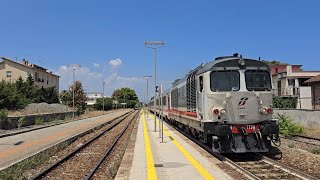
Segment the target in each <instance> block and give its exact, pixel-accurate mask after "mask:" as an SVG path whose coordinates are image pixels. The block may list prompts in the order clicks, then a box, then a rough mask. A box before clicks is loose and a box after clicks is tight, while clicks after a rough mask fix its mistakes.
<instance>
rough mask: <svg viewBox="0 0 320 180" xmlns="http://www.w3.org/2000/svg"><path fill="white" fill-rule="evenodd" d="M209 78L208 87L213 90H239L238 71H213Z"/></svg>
mask: <svg viewBox="0 0 320 180" xmlns="http://www.w3.org/2000/svg"><path fill="white" fill-rule="evenodd" d="M210 78H211V80H210V87H211V90H212V91H214V92H219V91H239V89H240V74H239V72H238V71H213V72H212V73H211V77H210Z"/></svg>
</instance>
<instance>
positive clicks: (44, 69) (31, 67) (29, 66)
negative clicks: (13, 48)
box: [0, 57, 60, 77]
mask: <svg viewBox="0 0 320 180" xmlns="http://www.w3.org/2000/svg"><path fill="white" fill-rule="evenodd" d="M1 59H2V61H1V62H0V64H1V63H4V61H9V62H12V63H15V64H18V65H20V66H24V67H28V68H30V69H41V70H42V71H43V72H45V73H48V74H51V75H53V76H57V77H60V76H58V75H56V74H53V73H51V72H48V71H47V70H48V69H46V68H44V67H41V66H38V65H36V64H28V65H26V64H23V63H20V62H17V61H13V60H11V59H8V58H5V57H1ZM24 61H25V60H24Z"/></svg>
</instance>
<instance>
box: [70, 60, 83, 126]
mask: <svg viewBox="0 0 320 180" xmlns="http://www.w3.org/2000/svg"><path fill="white" fill-rule="evenodd" d="M68 67H69V68H72V120H74V110H75V109H74V101H75V100H74V99H75V98H74V89H75V81H74V78H75V73H76V69H79V68H81V66H80V65H79V64H69V65H68Z"/></svg>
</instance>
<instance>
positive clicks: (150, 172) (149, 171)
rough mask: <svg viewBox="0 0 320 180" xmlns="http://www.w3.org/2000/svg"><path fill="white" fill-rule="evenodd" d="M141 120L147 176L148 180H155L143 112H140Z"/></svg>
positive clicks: (155, 173) (154, 170)
mask: <svg viewBox="0 0 320 180" xmlns="http://www.w3.org/2000/svg"><path fill="white" fill-rule="evenodd" d="M142 120H143V134H144V146H145V149H146V157H147V175H148V180H156V179H157V172H156V168H155V166H154V160H153V156H152V150H151V145H150V139H149V134H148V130H147V124H146V119H145V117H144V111H143V112H142Z"/></svg>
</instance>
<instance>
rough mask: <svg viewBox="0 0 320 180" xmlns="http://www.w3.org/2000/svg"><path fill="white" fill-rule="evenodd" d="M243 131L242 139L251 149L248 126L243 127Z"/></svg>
mask: <svg viewBox="0 0 320 180" xmlns="http://www.w3.org/2000/svg"><path fill="white" fill-rule="evenodd" d="M241 132H242V141H243V143H244V145H245V146H246V148H247V149H251V148H250V146H249V142H248V140H247V136H248V132H247V130H246V128H244V127H242V128H241Z"/></svg>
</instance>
